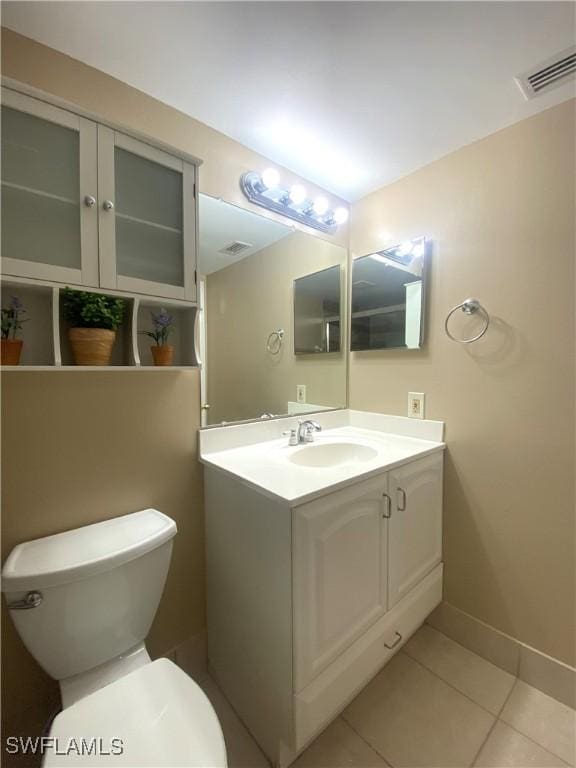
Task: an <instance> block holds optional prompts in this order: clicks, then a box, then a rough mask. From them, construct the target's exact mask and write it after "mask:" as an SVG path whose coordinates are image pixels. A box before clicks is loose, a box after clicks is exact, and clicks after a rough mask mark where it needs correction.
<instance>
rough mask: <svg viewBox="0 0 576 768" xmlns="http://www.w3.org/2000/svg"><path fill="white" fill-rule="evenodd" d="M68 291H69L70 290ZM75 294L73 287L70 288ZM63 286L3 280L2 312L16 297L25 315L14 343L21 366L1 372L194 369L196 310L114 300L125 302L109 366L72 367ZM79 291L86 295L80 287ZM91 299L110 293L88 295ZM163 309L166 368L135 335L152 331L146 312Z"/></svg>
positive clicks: (167, 303) (145, 340) (134, 297)
mask: <svg viewBox="0 0 576 768" xmlns="http://www.w3.org/2000/svg"><path fill="white" fill-rule="evenodd" d="M71 287H72V286H71ZM74 287H75V288H76V286H74ZM62 290H63V286H58V285H54V284H35V283H33V282H32V281H30V280H27V281H19V280H18V279H12V278H8V279H5V280H4V281H3V285H2V306H3V307H4V306H8V304H9V302H10V299H11V297H12V296H17V297H18V298H19V299H20V300H21V301H22V303H23V304H24V307H25V309H26V315H24V318H26V319H27V322H25V323H24V324H23V327H22V330H21V331H20V332H19V334H18V338H20V339H22V340H23V342H24V345H23V348H22V356H21V359H20V365H17V366H3V367H2V371H6V372H8V371H22V370H27V371H142V370H146V371H175V370H176V371H178V370H187V369H190V368H196V367H198V364H197V358H196V352H195V349H196V342H195V323H196V316H197V307H195V306H193V305H187V304H184V303H183V302H179V301H170V300H168V299H154V298H150V297H142V296H137V295H133V294H132V295H128V294H122V295H121V294H118V293H117V292H114V294H113V295H115V296H120V297H121V298H124V299H125V301H126V311H125V316H124V322H123V323H122V326H121V327H120V328H119V329H118V331H117V334H116V340H115V343H114V347H113V350H112V359H111V361H110V365H108V366H87V365H78V366H77V365H74V360H73V356H72V348H71V345H70V341H69V338H68V328H69V325H68V323H67V321H66V320H65V318H64V316H63V312H62V305H61V301H60V299H61V293H62ZM78 290H87V289H86V288H81V287H79V288H78ZM93 290H94V293H110V292H109V291H101V290H99V289H93ZM162 307H164V308H166V310H167V311H168V312H169V313H170V314H171V315H172V316H173V318H174V329H173V331H172V333H171V334H170V339H169V343H170V344H172V345H173V346H174V348H175V349H174V361H173V365H171V366H155V365H154V364H153V359H152V353H151V351H150V347H151V346H152V344H153V343H154V342H153V340H152V339H150V338H149V337H148V336H145V335H144V334H142V333H140V331H146V330H152V322H151V318H150V312H152V311H154V312H158V311H160V309H161V308H162Z"/></svg>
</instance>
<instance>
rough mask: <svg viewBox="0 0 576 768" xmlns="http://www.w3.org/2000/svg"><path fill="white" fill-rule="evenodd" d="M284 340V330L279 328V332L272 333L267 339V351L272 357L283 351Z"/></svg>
mask: <svg viewBox="0 0 576 768" xmlns="http://www.w3.org/2000/svg"><path fill="white" fill-rule="evenodd" d="M283 339H284V329H283V328H278V330H277V331H272V333H271V334H270V335H269V336H268V338H267V339H266V351H267V352H270V354H271V355H277V354H278V353H279V352H280V350H281V349H282V341H283Z"/></svg>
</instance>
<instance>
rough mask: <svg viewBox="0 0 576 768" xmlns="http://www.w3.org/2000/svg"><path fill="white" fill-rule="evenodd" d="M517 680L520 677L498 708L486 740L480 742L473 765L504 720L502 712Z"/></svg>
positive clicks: (514, 684)
mask: <svg viewBox="0 0 576 768" xmlns="http://www.w3.org/2000/svg"><path fill="white" fill-rule="evenodd" d="M517 682H518V678H516V680H515V681H514V683H513V684H512V687H511V688H510V690H509V691H508V695H507V696H506V698H505V699H504V701H503V703H502V706H501V707H500V709H499V710H498V714H497V715H496V717H495V720H494V722H493V723H492V727H491V728H490V730H489V731H488V733H487V734H486V738H485V739H484V741H483V742H482V744H480V747H479V749H478V752H476V755H475V756H474V760H472V763H471V765H472V766H475V765H476V761H477V760H478V758H479V757H480V753H481V752H482V750H483V749H484V747H485V746H486V742H487V741H488V739H489V738H490V736H491V735H492V732H493V731H494V728H496V723H500V722H504V721H503V720H500V715H501V714H502V712H504V707H505V706H506V704H507V703H508V699H509V698H510V696H512V691H513V690H514V688H515V687H516V683H517Z"/></svg>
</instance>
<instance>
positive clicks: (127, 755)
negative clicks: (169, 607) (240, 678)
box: [43, 659, 227, 768]
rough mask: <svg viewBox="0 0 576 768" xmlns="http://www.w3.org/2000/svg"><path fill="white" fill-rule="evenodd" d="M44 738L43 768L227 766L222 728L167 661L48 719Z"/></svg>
mask: <svg viewBox="0 0 576 768" xmlns="http://www.w3.org/2000/svg"><path fill="white" fill-rule="evenodd" d="M50 737H51V739H54V742H50V748H49V749H47V750H46V751H45V757H44V761H43V767H44V768H68V767H69V766H99V767H100V768H102V766H104V765H105V766H124V767H125V768H126V767H127V766H131V767H132V768H147V767H150V768H152V767H154V768H161V767H163V766H171V767H172V768H177V767H179V768H184V767H185V768H196V767H197V768H226V765H227V763H226V749H225V746H224V737H223V735H222V729H221V728H220V723H219V722H218V718H217V717H216V713H215V712H214V710H213V709H212V705H211V704H210V702H209V701H208V698H207V697H206V694H205V693H204V692H203V691H202V689H201V688H200V687H199V686H198V685H197V684H196V683H195V682H194V681H193V680H192V679H191V678H190V677H188V675H186V673H185V672H183V671H182V670H181V669H179V668H178V667H177V666H176V665H175V664H173V663H172V662H171V661H169V660H168V659H158V660H157V661H154V662H151V663H150V664H146V665H145V666H143V667H141V668H140V669H137V670H135V671H134V672H131V673H130V674H128V675H126V676H125V677H122V678H120V679H119V680H116V681H115V682H114V683H110V684H109V685H107V686H105V687H104V688H101V689H100V690H98V691H96V692H94V693H91V694H90V695H88V696H86V697H85V698H83V699H81V700H79V701H77V702H76V703H75V704H72V706H70V707H67V708H66V709H65V710H63V711H62V712H61V713H60V714H59V715H58V716H57V717H56V719H55V720H54V723H53V724H52V728H51V730H50ZM82 739H84V744H83V743H82ZM114 739H116V740H118V739H121V741H122V749H123V751H122V754H115V752H118V751H119V748H120V745H119V743H118V742H117V741H116V742H114V741H113V740H114ZM82 751H83V752H84V754H79V752H82ZM90 751H91V752H92V754H86V753H87V752H88V753H89V752H90ZM98 751H99V753H98ZM103 751H104V752H105V753H108V752H112V754H106V755H105V756H104V755H103Z"/></svg>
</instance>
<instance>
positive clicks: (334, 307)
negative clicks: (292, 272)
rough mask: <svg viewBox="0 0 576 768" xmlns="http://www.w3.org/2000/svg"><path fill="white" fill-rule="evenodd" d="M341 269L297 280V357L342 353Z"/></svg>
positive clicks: (317, 273) (295, 304)
mask: <svg viewBox="0 0 576 768" xmlns="http://www.w3.org/2000/svg"><path fill="white" fill-rule="evenodd" d="M340 273H341V270H340V266H339V265H336V266H334V267H329V268H328V269H323V270H321V271H320V272H314V273H313V274H311V275H305V276H304V277H299V278H298V279H296V280H294V354H296V355H308V354H318V353H319V352H340V345H341V317H340V307H341V306H342V301H341V291H342V286H341V279H340Z"/></svg>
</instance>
